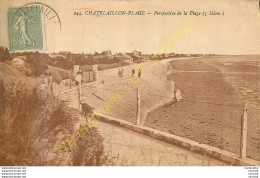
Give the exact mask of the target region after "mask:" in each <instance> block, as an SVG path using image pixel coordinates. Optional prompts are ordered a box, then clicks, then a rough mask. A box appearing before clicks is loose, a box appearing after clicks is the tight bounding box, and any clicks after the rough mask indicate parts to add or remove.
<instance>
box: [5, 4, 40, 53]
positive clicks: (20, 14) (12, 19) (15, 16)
mask: <svg viewBox="0 0 260 178" xmlns="http://www.w3.org/2000/svg"><path fill="white" fill-rule="evenodd" d="M8 37H9V49H10V51H11V52H14V51H18V50H19V51H20V50H42V49H43V42H44V40H43V32H42V18H41V10H40V9H37V7H36V8H35V6H31V7H25V8H9V10H8Z"/></svg>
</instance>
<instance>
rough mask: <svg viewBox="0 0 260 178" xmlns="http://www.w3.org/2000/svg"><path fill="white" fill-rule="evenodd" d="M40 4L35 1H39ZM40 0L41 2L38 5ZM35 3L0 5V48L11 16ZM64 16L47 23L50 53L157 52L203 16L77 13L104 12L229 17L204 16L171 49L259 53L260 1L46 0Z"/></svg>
mask: <svg viewBox="0 0 260 178" xmlns="http://www.w3.org/2000/svg"><path fill="white" fill-rule="evenodd" d="M34 1H35V0H34ZM36 1H37V0H36ZM28 2H30V1H26V0H20V1H18V0H1V2H0V28H1V31H0V45H2V46H8V30H7V11H8V8H10V7H19V6H23V5H24V4H26V3H28ZM38 2H42V3H45V4H47V5H49V6H50V7H52V8H53V9H54V10H55V11H56V12H57V14H58V15H59V17H60V20H61V29H60V28H59V26H58V25H57V24H53V23H51V22H50V21H48V20H45V28H44V29H43V32H44V41H45V48H44V49H43V51H45V52H59V51H71V52H75V53H94V52H102V51H104V50H111V51H112V53H116V52H131V51H133V50H138V51H141V52H143V53H149V54H150V53H156V52H157V51H158V49H159V48H161V46H162V45H164V44H165V42H167V41H168V40H169V39H170V38H171V37H172V36H174V35H175V33H176V32H177V31H178V30H179V29H180V27H181V26H182V25H183V24H185V23H187V22H188V23H191V24H193V23H194V22H196V20H198V17H199V16H190V15H186V16H184V15H180V16H176V15H175V16H154V15H145V16H100V17H96V16H86V15H83V16H75V15H73V14H74V12H82V13H84V12H85V11H86V10H102V11H103V10H104V11H108V10H109V11H113V10H114V11H116V10H126V11H131V10H133V11H137V10H141V11H146V12H151V13H152V14H153V12H154V11H160V12H167V11H181V12H183V11H186V12H188V14H189V12H190V11H197V12H203V11H205V12H209V11H219V12H221V13H223V11H224V16H209V15H207V16H203V17H201V20H200V21H199V22H198V23H196V24H194V25H192V28H191V29H190V30H189V31H188V32H187V33H186V34H185V35H184V36H183V37H182V38H181V39H179V40H178V41H177V42H176V43H175V44H174V46H172V47H171V48H169V52H173V53H186V54H189V53H200V54H201V53H204V54H212V53H214V54H260V52H259V49H260V33H259V32H260V30H259V29H260V10H259V3H258V0H197V1H194V0H182V1H177V0H151V1H148V0H131V1H130V2H127V1H124V0H113V1H108V0H106V1H98V0H95V1H91V0H59V1H57V0H44V1H38Z"/></svg>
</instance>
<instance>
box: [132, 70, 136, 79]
mask: <svg viewBox="0 0 260 178" xmlns="http://www.w3.org/2000/svg"><path fill="white" fill-rule="evenodd" d="M134 75H135V70H134V69H132V77H133V76H134Z"/></svg>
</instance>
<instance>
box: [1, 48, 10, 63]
mask: <svg viewBox="0 0 260 178" xmlns="http://www.w3.org/2000/svg"><path fill="white" fill-rule="evenodd" d="M10 60H11V56H10V52H9V50H8V48H5V47H3V46H0V62H5V61H10Z"/></svg>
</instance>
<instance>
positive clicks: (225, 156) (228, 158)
mask: <svg viewBox="0 0 260 178" xmlns="http://www.w3.org/2000/svg"><path fill="white" fill-rule="evenodd" d="M94 114H96V115H98V116H100V117H99V118H100V120H102V121H105V122H108V123H111V124H114V125H118V126H121V127H124V128H127V129H129V130H133V131H135V132H139V133H141V134H143V135H147V136H149V137H152V138H154V139H158V140H161V141H164V142H166V143H170V144H173V145H176V146H179V147H182V148H184V149H187V150H190V151H192V152H195V153H199V154H202V155H206V156H209V157H212V158H214V159H218V160H220V161H223V162H225V163H228V164H230V165H232V166H259V165H260V162H259V161H256V160H253V159H250V158H244V159H241V158H240V157H239V155H236V154H234V153H231V152H228V151H225V150H221V149H219V148H216V147H212V146H209V145H205V144H200V143H198V142H195V141H193V140H189V139H186V138H183V137H180V136H176V135H173V134H170V133H167V132H163V131H160V130H157V129H153V128H149V127H146V126H139V125H135V124H133V123H131V122H127V121H125V120H122V119H118V118H114V117H111V116H106V115H102V114H99V113H97V112H94Z"/></svg>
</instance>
